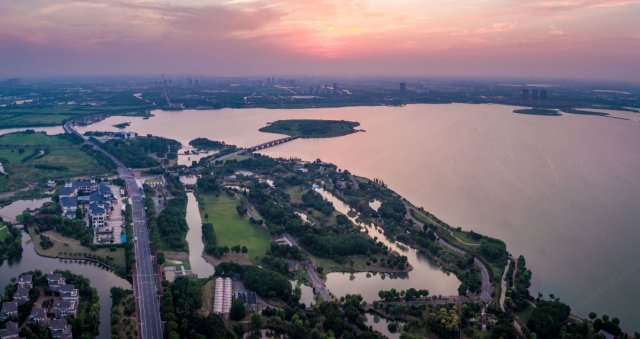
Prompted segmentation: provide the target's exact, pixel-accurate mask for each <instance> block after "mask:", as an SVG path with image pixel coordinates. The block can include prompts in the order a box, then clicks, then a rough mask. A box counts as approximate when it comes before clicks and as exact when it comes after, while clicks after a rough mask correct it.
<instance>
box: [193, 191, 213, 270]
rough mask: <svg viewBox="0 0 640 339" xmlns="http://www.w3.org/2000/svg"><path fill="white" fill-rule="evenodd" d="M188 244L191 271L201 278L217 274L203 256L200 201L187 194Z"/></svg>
mask: <svg viewBox="0 0 640 339" xmlns="http://www.w3.org/2000/svg"><path fill="white" fill-rule="evenodd" d="M187 199H188V200H187V224H188V225H189V231H188V232H187V243H188V244H189V264H191V271H192V272H193V273H195V274H196V275H197V276H198V277H199V278H207V277H209V276H211V275H213V273H214V272H215V270H214V268H213V266H212V265H211V264H209V263H208V262H207V261H206V260H204V258H203V257H202V254H203V253H204V243H203V241H202V219H201V217H200V211H199V210H198V200H197V199H196V196H195V195H194V194H193V193H191V192H188V193H187Z"/></svg>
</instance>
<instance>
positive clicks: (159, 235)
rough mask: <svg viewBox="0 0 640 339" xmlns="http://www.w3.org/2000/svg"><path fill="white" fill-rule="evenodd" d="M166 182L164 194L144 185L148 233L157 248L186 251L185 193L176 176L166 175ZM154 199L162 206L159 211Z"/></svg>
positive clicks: (187, 227) (187, 228)
mask: <svg viewBox="0 0 640 339" xmlns="http://www.w3.org/2000/svg"><path fill="white" fill-rule="evenodd" d="M166 182H167V186H166V192H165V193H166V194H167V195H165V196H162V194H161V193H159V192H157V191H156V190H154V189H153V188H152V187H150V186H148V185H145V186H144V193H145V207H146V216H147V225H148V227H149V233H150V235H151V240H152V241H153V242H154V244H155V246H156V249H157V250H160V251H176V252H186V251H187V250H188V245H187V241H186V235H187V231H188V230H189V225H188V224H187V221H186V219H185V218H186V215H187V194H186V193H185V192H184V187H183V186H182V184H181V183H180V180H178V178H173V177H167V178H166ZM156 201H158V204H162V205H163V207H164V208H163V209H162V210H161V211H160V212H158V211H157V209H156Z"/></svg>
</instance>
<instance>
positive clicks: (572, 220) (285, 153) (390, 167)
mask: <svg viewBox="0 0 640 339" xmlns="http://www.w3.org/2000/svg"><path fill="white" fill-rule="evenodd" d="M513 110H514V107H512V106H503V105H469V104H444V105H441V104H424V105H423V104H420V105H407V106H405V107H342V108H319V109H222V110H215V111H193V110H185V111H181V112H161V111H154V112H153V114H154V115H155V116H154V117H153V118H151V119H148V120H143V119H141V118H135V117H112V118H108V119H106V120H104V121H102V122H100V123H98V124H96V125H91V126H88V127H85V128H83V129H82V130H83V131H84V130H115V128H113V127H112V126H111V125H113V124H116V123H118V122H124V121H129V120H130V121H131V126H130V127H129V130H131V131H134V132H137V133H139V134H142V135H145V134H147V133H151V134H154V135H160V136H164V137H168V138H172V139H176V140H178V141H180V142H182V143H183V144H187V143H188V142H189V141H190V140H192V139H194V138H196V137H206V138H209V139H212V140H221V141H225V142H226V143H228V144H235V145H238V146H241V147H248V146H253V145H257V144H259V143H262V142H266V141H269V140H272V139H275V138H277V137H278V135H276V134H271V133H261V132H259V131H258V129H259V128H261V127H263V126H265V125H266V123H267V122H269V121H275V120H282V119H331V120H341V119H344V120H352V121H358V122H360V124H361V128H363V129H365V130H366V131H367V132H366V133H355V134H351V135H348V136H344V137H340V138H325V139H298V140H295V141H293V142H289V143H286V144H283V145H279V146H277V147H273V148H270V149H267V150H264V151H261V152H262V153H264V154H267V155H270V156H274V157H286V158H289V157H295V158H300V159H303V160H309V161H313V160H315V159H318V158H319V159H322V160H324V161H328V162H332V163H335V164H336V165H338V166H339V167H340V168H342V169H346V170H349V171H350V172H351V173H355V174H357V175H361V176H365V177H369V178H380V179H382V180H383V181H384V182H385V183H386V184H387V185H388V186H389V188H391V189H393V190H395V191H396V192H398V193H399V194H401V195H402V196H404V197H406V198H407V199H408V200H410V201H411V202H413V203H415V204H416V205H418V206H423V207H425V208H426V209H427V210H429V211H430V212H433V213H434V214H435V215H437V216H438V217H439V218H441V219H442V220H444V221H446V222H447V223H449V224H451V225H454V226H461V227H463V228H464V229H473V230H475V231H477V232H480V233H484V234H487V235H490V236H493V237H497V238H500V239H502V240H504V241H505V242H506V243H507V245H508V248H509V251H510V252H512V253H513V254H514V255H519V254H523V255H524V256H525V257H526V258H527V264H528V265H529V266H530V267H531V269H532V271H533V272H534V274H533V281H532V284H533V287H532V293H534V294H535V293H536V292H537V291H541V292H543V293H545V294H548V293H555V294H556V295H557V296H559V297H561V298H562V299H563V300H565V301H567V302H568V303H570V304H571V306H572V308H574V309H575V311H576V312H578V313H579V314H583V315H586V313H588V312H589V311H597V312H598V313H608V314H616V315H619V318H620V319H621V320H622V325H623V326H625V327H626V326H628V328H640V312H637V302H635V301H636V300H640V289H637V288H636V285H637V282H638V281H640V269H638V262H637V258H638V257H640V247H638V246H637V244H636V242H637V239H640V227H637V226H638V220H640V209H639V208H637V206H640V152H638V151H637V149H638V147H637V145H640V133H639V132H640V131H639V129H640V124H639V123H638V119H640V118H638V115H637V114H632V113H619V114H618V115H620V116H622V115H625V114H626V115H629V116H628V117H629V118H631V119H632V120H630V121H627V120H621V119H611V118H602V117H594V116H583V115H575V114H564V115H562V116H560V117H554V118H549V117H540V116H532V115H522V114H513V113H512V111H513ZM176 126H180V128H176ZM603 230H606V232H603ZM568 244H569V245H568ZM593 249H606V251H604V250H597V251H594V250H593ZM567 267H570V268H572V269H567ZM593 267H598V269H597V270H595V269H593ZM603 276H605V277H611V278H612V279H614V280H615V284H613V285H611V284H610V283H609V281H608V280H606V279H605V280H603V279H602V277H603ZM593 291H598V292H597V293H594V292H593Z"/></svg>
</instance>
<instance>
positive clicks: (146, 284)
mask: <svg viewBox="0 0 640 339" xmlns="http://www.w3.org/2000/svg"><path fill="white" fill-rule="evenodd" d="M64 130H65V132H67V133H71V134H75V135H79V136H81V137H82V138H83V139H85V143H88V144H90V145H92V146H93V148H94V149H96V150H98V151H101V152H103V153H104V154H105V155H107V156H108V157H109V158H111V159H112V160H113V161H114V162H115V163H116V165H117V166H118V175H119V176H120V178H122V179H123V180H124V181H125V183H126V186H127V192H128V193H129V199H130V201H131V207H132V212H133V213H132V214H133V215H132V217H133V233H134V236H135V238H134V239H137V240H135V242H134V249H135V258H136V261H135V266H134V273H135V275H134V294H135V297H136V311H137V314H138V322H139V329H140V336H139V338H142V339H160V338H162V337H163V336H162V320H161V319H160V298H159V295H158V275H157V273H156V272H155V265H154V258H153V257H152V255H151V244H150V241H149V231H148V229H147V219H146V215H145V207H144V195H143V193H142V191H141V189H140V188H139V187H138V184H137V183H136V181H135V178H134V176H133V172H132V171H131V170H130V169H128V168H127V167H126V166H125V165H124V164H123V163H122V162H121V161H120V160H118V159H116V158H115V157H114V156H113V155H111V154H110V153H108V152H106V151H105V150H103V149H102V148H100V147H99V146H98V145H95V144H93V143H92V142H90V141H89V140H88V139H87V138H85V137H84V136H82V135H80V134H79V133H78V132H76V130H75V129H74V128H73V126H72V125H71V123H70V122H67V123H66V124H65V125H64ZM134 239H128V240H129V241H134Z"/></svg>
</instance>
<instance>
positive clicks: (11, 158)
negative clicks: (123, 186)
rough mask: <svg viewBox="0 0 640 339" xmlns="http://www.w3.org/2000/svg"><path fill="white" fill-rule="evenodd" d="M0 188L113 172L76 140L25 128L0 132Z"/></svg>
mask: <svg viewBox="0 0 640 339" xmlns="http://www.w3.org/2000/svg"><path fill="white" fill-rule="evenodd" d="M0 163H2V166H3V167H4V171H5V172H6V174H0V192H6V191H12V190H17V189H21V188H24V187H27V186H29V185H30V184H36V183H37V184H40V185H42V186H46V182H47V181H48V180H61V179H67V178H71V177H76V176H99V175H104V174H109V173H113V171H114V170H115V167H114V166H113V165H112V164H111V163H110V161H108V160H106V159H103V158H102V157H100V156H99V155H97V154H95V153H94V152H93V151H91V150H89V149H85V148H83V147H80V145H79V144H78V143H77V140H74V139H73V138H70V137H68V136H66V135H46V134H45V133H44V132H34V131H33V130H28V131H24V132H16V133H10V134H4V135H0Z"/></svg>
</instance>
